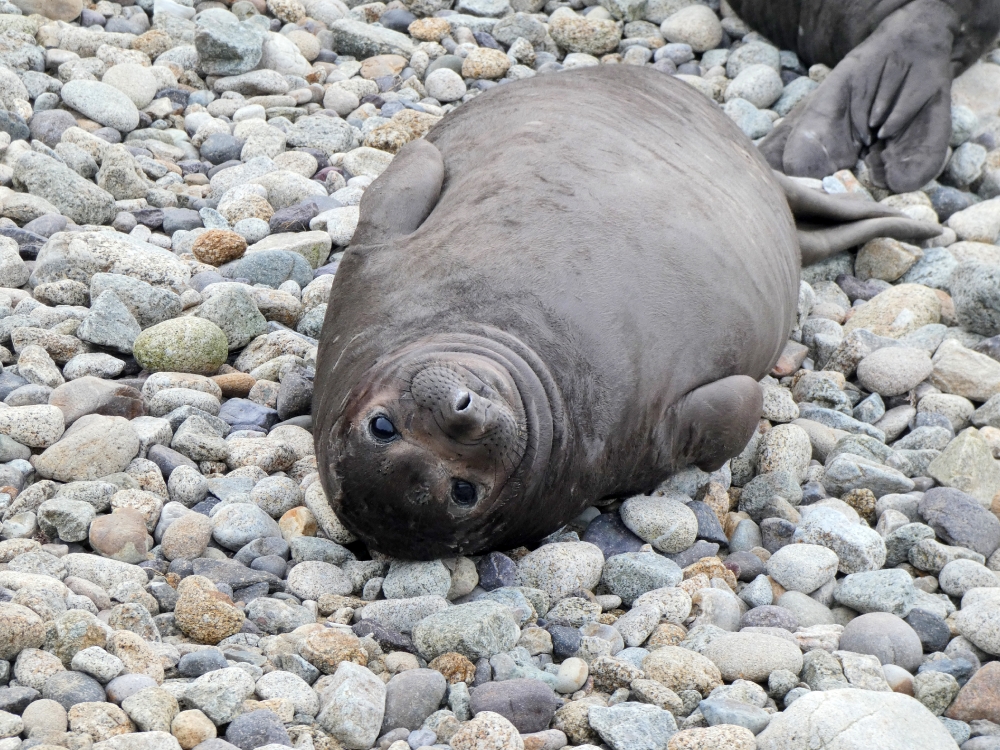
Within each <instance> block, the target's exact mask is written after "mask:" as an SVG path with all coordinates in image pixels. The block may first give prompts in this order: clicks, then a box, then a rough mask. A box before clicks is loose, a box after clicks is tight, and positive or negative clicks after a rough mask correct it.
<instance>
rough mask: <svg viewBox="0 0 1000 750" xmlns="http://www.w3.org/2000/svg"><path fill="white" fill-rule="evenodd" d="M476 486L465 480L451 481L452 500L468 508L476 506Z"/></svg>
mask: <svg viewBox="0 0 1000 750" xmlns="http://www.w3.org/2000/svg"><path fill="white" fill-rule="evenodd" d="M476 495H477V493H476V485H474V484H472V483H471V482H466V481H465V480H464V479H452V480H451V498H452V500H454V501H455V502H456V503H457V504H458V505H464V506H466V507H468V506H470V505H475V504H476Z"/></svg>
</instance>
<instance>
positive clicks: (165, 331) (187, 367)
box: [132, 317, 229, 375]
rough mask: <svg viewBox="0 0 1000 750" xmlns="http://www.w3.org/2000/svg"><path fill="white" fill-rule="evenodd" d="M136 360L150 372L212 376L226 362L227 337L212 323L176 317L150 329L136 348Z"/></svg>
mask: <svg viewBox="0 0 1000 750" xmlns="http://www.w3.org/2000/svg"><path fill="white" fill-rule="evenodd" d="M132 354H133V355H134V356H135V358H136V361H137V362H138V363H139V364H140V365H142V366H143V367H145V368H146V369H147V370H149V371H150V372H193V373H198V374H200V375H212V374H214V373H215V372H216V371H217V370H218V369H219V367H220V366H221V365H222V364H223V363H224V362H225V361H226V357H227V356H228V355H229V347H228V345H227V343H226V334H225V333H224V332H223V330H222V329H221V328H219V326H217V325H215V323H212V322H211V321H208V320H203V319H202V318H194V317H184V318H174V319H173V320H166V321H164V322H163V323H158V324H157V325H155V326H152V327H150V328H147V329H146V330H145V331H143V332H142V333H141V334H139V337H138V338H136V340H135V344H134V345H133V348H132Z"/></svg>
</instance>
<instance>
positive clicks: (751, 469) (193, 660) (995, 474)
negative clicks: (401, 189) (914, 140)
mask: <svg viewBox="0 0 1000 750" xmlns="http://www.w3.org/2000/svg"><path fill="white" fill-rule="evenodd" d="M593 65H638V66H650V67H652V68H654V69H656V70H657V71H659V72H661V73H662V74H663V75H670V76H676V77H677V78H678V79H679V80H681V81H683V82H684V83H686V84H688V85H690V86H692V87H694V88H695V89H696V90H698V91H699V92H701V93H702V94H703V95H704V96H705V97H707V98H708V99H710V100H712V101H714V102H715V103H716V104H717V105H718V108H719V110H720V112H721V113H723V114H724V115H725V116H728V117H729V118H730V119H731V120H733V122H735V123H736V125H737V126H738V127H739V128H740V129H741V130H742V131H743V132H744V133H745V134H746V135H747V136H748V137H749V138H750V139H751V140H754V141H759V139H762V138H763V137H765V136H766V135H767V134H768V133H769V132H771V130H772V129H773V128H774V127H775V123H777V122H780V120H781V118H783V117H785V116H786V115H788V113H789V112H790V111H791V110H792V109H793V108H794V107H795V105H796V104H797V103H799V102H800V101H801V100H802V99H803V98H804V97H806V96H808V95H809V94H811V93H812V92H813V91H814V90H815V89H816V88H817V87H818V86H819V85H820V83H821V82H822V81H823V80H824V78H825V77H826V76H827V74H829V72H830V69H829V68H827V67H826V66H824V65H813V66H811V67H806V66H804V65H803V64H802V63H801V62H800V61H799V59H798V57H797V56H796V54H795V53H794V52H791V51H788V50H779V49H778V48H777V47H775V46H773V45H772V44H771V43H770V42H769V41H768V40H767V39H765V38H764V37H762V36H761V35H760V34H758V33H756V32H754V31H752V30H751V29H749V28H748V27H747V26H746V24H744V22H743V21H742V20H741V19H740V18H738V17H737V16H736V15H735V14H734V13H733V12H732V10H731V9H730V8H729V7H728V5H727V4H726V3H725V2H724V0H723V1H722V2H721V4H720V2H719V0H709V2H707V3H703V2H697V1H696V0H568V1H566V0H547V1H546V0H392V1H391V2H388V3H385V2H371V3H359V2H357V1H356V0H351V1H349V2H347V3H346V4H345V2H342V0H236V1H235V2H229V0H225V1H220V0H203V1H201V2H198V1H197V0H123V1H122V2H110V1H109V0H99V2H90V0H86V1H85V0H0V401H2V404H0V524H2V525H0V750H28V749H29V748H36V749H37V750H60V749H63V750H281V749H282V748H296V749H297V750H372V749H375V748H377V749H378V750H432V749H433V750H560V749H561V748H579V749H580V750H817V748H823V749H824V750H868V749H869V748H879V749H880V750H959V748H960V750H1000V462H998V457H1000V244H998V240H1000V49H996V48H994V49H992V50H990V51H989V52H988V53H987V54H986V55H985V56H984V57H983V59H982V60H981V61H980V62H978V63H977V64H976V65H975V66H973V67H972V68H971V69H970V70H968V71H967V72H966V73H964V74H963V76H962V77H960V78H959V79H957V80H956V82H955V84H954V86H953V91H952V101H953V106H952V138H951V143H950V150H949V154H948V159H947V162H946V164H945V166H944V167H943V168H942V171H941V173H940V175H939V176H938V178H937V179H936V180H934V181H932V182H931V183H929V184H928V185H926V186H924V187H923V188H922V189H920V190H918V191H915V192H911V193H905V194H891V193H890V192H889V191H887V190H886V189H884V188H880V187H878V186H876V185H875V184H874V183H873V181H872V177H871V174H870V172H869V170H868V168H867V167H866V166H865V165H864V163H863V162H859V163H858V165H857V167H855V168H854V169H853V170H843V171H841V172H837V173H836V174H833V175H829V176H827V177H825V178H824V179H822V180H813V179H804V180H802V182H803V183H804V184H806V185H808V186H810V187H813V188H815V189H817V190H822V191H825V192H826V193H830V194H853V195H854V196H857V197H858V198H860V199H862V200H868V201H878V202H881V203H883V204H885V205H888V206H891V207H894V208H897V209H899V210H900V211H902V213H904V214H905V215H906V216H908V217H910V218H914V219H919V220H922V221H927V222H932V223H934V224H939V225H941V228H942V232H941V234H940V236H938V237H936V238H934V239H932V240H928V241H925V242H923V243H922V244H921V245H920V246H917V245H912V244H908V243H905V242H900V241H897V240H894V239H888V238H880V239H875V240H872V241H870V242H868V243H867V244H865V245H863V246H861V247H858V248H855V249H853V250H852V251H850V252H844V253H841V254H839V255H836V256H834V257H832V258H830V259H828V260H826V261H824V262H822V263H820V264H817V265H814V266H811V267H808V268H805V269H803V272H802V282H801V289H800V294H799V302H798V311H797V318H796V322H795V325H794V329H793V332H792V336H791V338H790V340H789V341H788V343H787V346H786V347H785V350H784V353H783V355H782V356H781V359H780V360H779V362H778V363H777V365H776V367H775V368H774V370H773V371H772V372H771V374H770V375H769V376H767V377H765V378H764V380H762V381H761V386H762V388H763V392H764V409H763V414H762V415H761V421H760V424H759V427H758V429H757V431H756V433H755V434H754V436H753V438H752V439H751V441H750V443H749V444H748V445H747V446H746V448H745V449H744V450H743V452H742V453H741V454H740V455H739V456H738V457H736V458H733V459H732V460H731V461H729V462H727V463H726V465H725V466H723V468H722V469H720V470H719V471H717V472H714V473H711V474H709V473H705V472H702V471H700V470H698V469H696V468H689V469H686V470H684V471H682V472H680V473H678V474H676V475H675V476H673V477H671V478H670V479H668V480H667V481H666V482H664V483H663V484H662V485H661V486H660V487H659V488H658V489H657V490H656V491H655V492H654V493H653V494H652V495H648V496H645V495H643V496H636V497H631V498H622V499H617V500H615V501H613V502H610V503H607V502H606V503H604V504H603V505H601V506H600V507H592V508H589V509H588V510H587V511H585V512H584V513H582V514H581V515H580V516H579V517H578V518H576V519H574V520H573V521H572V522H571V523H569V524H568V525H567V526H565V527H563V528H562V529H559V530H557V531H556V532H555V533H553V534H552V535H551V536H549V537H547V538H546V539H545V540H543V542H542V543H540V544H539V545H537V546H536V547H535V548H533V549H528V548H525V547H521V548H518V549H513V550H495V551H491V552H489V553H487V554H483V555H476V556H470V557H458V558H449V559H442V560H432V561H421V562H413V561H406V560H397V559H392V558H390V557H388V556H386V555H384V554H380V553H378V552H375V551H371V550H368V549H367V548H366V547H365V545H364V544H363V543H361V542H359V541H357V540H356V539H355V538H354V537H353V536H352V534H351V533H350V532H349V531H348V530H347V529H346V528H345V527H344V526H343V525H342V524H341V523H340V522H339V520H338V519H337V517H336V516H335V515H334V514H333V512H332V511H331V509H330V506H329V504H328V503H327V501H326V498H325V496H324V493H323V489H322V487H321V485H320V482H319V481H318V474H317V467H316V458H315V448H314V444H313V435H312V418H311V416H310V409H311V406H312V398H313V380H314V376H315V364H316V353H317V344H318V338H319V336H320V332H321V329H322V324H323V320H324V315H325V313H326V308H327V302H328V300H329V297H330V290H331V285H332V282H333V280H334V277H335V275H336V273H337V268H338V265H339V262H340V259H341V257H342V254H343V252H344V251H345V250H346V249H347V246H348V245H349V244H350V241H351V237H352V235H353V234H354V231H355V228H356V227H357V224H358V204H359V201H360V200H361V197H362V195H363V194H364V192H365V190H366V188H367V187H368V186H369V185H370V184H371V183H372V181H373V180H374V179H375V178H376V177H378V175H379V174H381V172H382V171H383V170H385V169H386V167H387V166H388V165H389V164H390V163H391V161H392V159H393V157H394V155H395V154H396V153H397V152H398V151H399V150H400V149H401V148H402V147H403V146H404V145H405V144H406V143H408V142H410V141H412V140H414V139H417V138H420V137H422V136H424V135H425V134H426V133H427V132H428V131H429V130H430V129H431V128H433V127H434V125H435V124H436V123H437V122H438V121H440V120H441V118H442V117H444V116H445V115H447V114H448V113H449V112H451V111H452V110H454V109H456V108H457V107H461V106H462V104H463V103H464V102H467V101H470V100H471V99H473V98H475V97H476V96H478V95H480V94H482V93H483V92H485V91H487V90H489V89H490V88H492V87H495V86H500V85H510V84H512V83H514V82H516V81H518V80H520V79H525V78H530V77H532V76H536V75H554V76H558V75H560V71H562V70H567V69H572V68H577V67H585V66H593ZM820 93H822V92H820ZM580 116H581V117H585V116H586V113H581V114H580ZM622 116H623V117H626V116H628V115H627V113H622ZM627 166H628V165H622V167H623V168H627ZM720 294H725V289H722V290H720Z"/></svg>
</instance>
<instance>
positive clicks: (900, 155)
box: [762, 0, 959, 193]
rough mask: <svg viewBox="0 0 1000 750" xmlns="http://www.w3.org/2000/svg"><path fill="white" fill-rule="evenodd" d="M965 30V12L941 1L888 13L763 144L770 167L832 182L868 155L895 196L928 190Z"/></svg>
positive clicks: (943, 144) (922, 0) (938, 162)
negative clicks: (957, 45) (962, 15)
mask: <svg viewBox="0 0 1000 750" xmlns="http://www.w3.org/2000/svg"><path fill="white" fill-rule="evenodd" d="M958 30H959V18H958V14H957V13H956V12H955V11H954V9H952V8H951V7H950V6H949V5H948V4H947V3H945V2H942V1H941V0H913V1H912V2H909V3H907V4H906V5H904V6H903V7H901V8H900V9H899V10H897V11H895V12H893V13H891V14H890V15H889V16H887V17H886V19H885V20H884V21H882V23H881V24H879V26H878V28H876V29H875V31H874V32H873V33H872V34H871V35H870V36H869V37H868V38H867V39H866V40H865V41H864V42H863V43H862V44H860V45H858V46H857V47H856V48H855V49H854V50H852V51H851V53H850V54H849V55H848V56H847V57H845V58H844V59H843V60H841V62H840V63H839V64H838V65H837V66H836V67H835V68H834V69H833V71H832V72H831V73H830V74H829V75H828V76H827V78H826V80H824V81H823V83H822V84H821V85H820V87H819V88H818V89H817V90H816V91H815V92H814V93H813V94H812V96H810V97H809V98H808V99H807V100H806V101H804V102H802V103H801V104H799V106H798V107H797V108H796V111H794V112H793V113H792V114H791V115H789V117H790V118H792V122H790V123H789V124H787V125H786V124H785V123H784V122H783V123H782V124H781V126H779V127H778V128H776V130H775V132H774V133H772V135H769V136H768V138H767V139H765V141H764V143H763V144H762V150H763V151H764V152H765V153H767V154H768V156H769V159H768V160H769V162H770V163H771V164H772V166H776V167H778V166H780V168H781V169H782V171H784V172H785V174H789V175H797V176H801V177H825V176H826V175H828V174H832V173H833V172H835V171H837V170H838V169H846V168H850V167H853V166H854V164H855V162H856V160H857V159H858V157H859V156H860V155H861V154H862V152H864V151H866V150H868V149H871V151H870V154H871V159H870V163H871V166H872V168H873V172H874V173H875V175H876V176H877V177H880V178H882V179H884V181H885V184H887V185H888V186H889V187H891V188H892V189H893V191H895V192H898V193H902V192H909V191H911V190H916V189H917V188H919V187H920V186H921V185H924V184H926V183H927V182H928V181H930V180H931V179H933V178H934V176H935V175H936V174H937V173H938V171H939V170H940V168H941V166H942V164H943V163H944V157H945V153H946V151H947V148H948V139H949V137H950V132H951V129H950V123H951V114H950V112H951V109H950V91H951V77H952V48H953V46H954V42H955V35H956V34H957V33H958ZM779 151H780V165H779V163H778V161H779V160H778V158H777V156H778V152H779Z"/></svg>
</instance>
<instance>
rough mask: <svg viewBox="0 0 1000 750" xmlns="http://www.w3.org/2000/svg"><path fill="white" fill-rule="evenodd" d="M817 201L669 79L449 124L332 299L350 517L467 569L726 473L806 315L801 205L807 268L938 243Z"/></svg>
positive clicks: (371, 205) (334, 442)
mask: <svg viewBox="0 0 1000 750" xmlns="http://www.w3.org/2000/svg"><path fill="white" fill-rule="evenodd" d="M567 76H568V77H569V78H567ZM493 131H499V133H498V132H493ZM500 133H502V136H501V135H500ZM783 181H784V182H783ZM803 190H804V189H802V188H800V187H796V185H795V184H794V183H793V181H791V180H788V179H787V178H776V177H775V176H774V174H773V173H772V172H771V170H770V168H769V167H768V166H767V164H766V162H765V161H764V160H763V159H762V158H761V156H760V154H759V153H758V152H757V150H756V149H755V148H754V147H753V144H751V143H750V141H749V140H747V139H746V137H745V136H744V135H743V134H742V133H741V132H740V131H739V130H738V129H737V128H736V126H735V125H734V124H733V123H732V122H730V120H729V119H728V118H727V117H725V116H724V115H723V114H721V112H720V111H719V110H718V108H717V107H715V106H714V105H713V104H711V103H710V102H708V101H707V100H706V99H705V98H704V97H703V96H702V95H701V94H700V93H698V92H696V91H694V90H693V89H690V88H689V87H687V86H686V85H684V84H682V83H680V82H678V81H676V80H674V79H673V78H672V77H670V76H665V75H663V74H661V73H659V72H657V71H653V70H648V69H641V68H632V67H629V66H601V67H599V68H591V69H586V70H576V71H571V72H567V73H561V74H559V76H558V77H552V76H538V77H536V78H532V79H529V80H526V81H521V82H518V83H514V84H508V85H504V86H498V87H496V88H495V89H492V90H491V91H489V92H487V93H485V94H482V95H480V96H479V97H477V98H476V99H475V100H473V101H471V102H469V103H467V104H464V105H463V106H462V107H460V108H459V109H457V110H456V111H455V112H453V113H451V114H449V115H448V116H447V117H445V118H444V120H443V121H442V122H441V123H440V124H439V125H438V126H437V127H436V128H435V129H434V130H432V131H431V132H430V133H429V134H428V136H427V138H426V139H424V140H419V141H414V142H412V143H410V144H407V146H406V147H404V148H403V149H402V150H401V151H400V153H399V154H398V155H397V156H396V157H395V159H394V160H393V162H392V164H391V165H390V166H389V168H388V169H387V170H386V172H385V173H383V174H382V175H381V176H380V177H379V178H378V179H377V180H376V181H375V182H374V183H372V185H371V186H370V187H369V188H368V190H367V191H366V192H365V194H364V197H363V198H362V201H361V219H360V223H359V226H358V230H357V232H356V233H355V235H354V238H353V243H352V245H351V247H350V248H349V250H348V252H347V253H346V254H345V255H344V258H343V260H342V262H341V265H340V267H339V270H338V272H337V277H336V280H335V281H334V284H333V288H332V290H331V294H330V302H329V307H328V308H327V317H326V321H325V323H324V327H323V332H322V335H321V337H320V344H319V355H318V361H317V367H316V389H315V399H314V407H313V417H314V436H315V440H316V447H317V461H318V467H319V472H320V478H321V481H322V483H323V487H324V489H325V491H326V494H327V497H328V499H329V502H330V504H331V506H332V508H333V509H334V511H335V512H336V513H337V515H338V516H339V518H340V519H341V520H342V521H343V523H344V524H345V525H346V526H347V527H348V528H349V529H350V530H351V531H352V532H354V533H355V534H357V535H358V536H359V537H360V538H361V539H362V540H364V541H365V542H366V543H367V544H368V545H369V546H370V547H372V548H374V549H377V550H380V551H382V552H385V553H387V554H390V555H392V556H394V557H408V558H435V557H444V556H449V555H455V554H471V553H475V552H478V551H482V550H484V549H509V548H511V547H514V546H517V545H519V544H525V543H530V542H533V541H536V540H538V539H540V538H542V537H544V536H545V535H547V534H549V533H551V532H552V531H554V530H556V529H557V528H558V527H559V526H561V525H562V524H564V523H566V522H567V521H568V520H570V519H572V518H573V517H575V516H576V515H577V514H579V513H580V511H582V510H583V509H584V508H586V507H587V506H588V505H591V504H593V503H595V502H597V501H599V500H601V499H604V498H611V497H620V496H626V495H630V494H635V493H639V492H648V491H650V490H652V489H654V488H655V487H656V486H657V485H658V484H659V483H660V482H661V481H663V479H665V478H666V477H667V476H669V475H670V474H671V473H672V472H674V471H676V470H677V469H678V468H680V467H682V466H685V465H688V464H692V463H693V464H696V465H698V466H700V467H702V468H705V469H716V468H718V467H719V466H721V465H722V464H723V463H724V462H725V461H726V460H727V459H728V458H730V457H732V456H734V455H736V454H738V453H739V451H740V450H741V449H742V448H743V446H744V445H745V444H746V442H747V441H748V440H749V438H750V436H751V434H752V433H753V430H754V429H755V427H756V425H757V423H758V420H759V417H760V411H761V403H762V402H761V393H760V388H759V386H758V385H757V382H756V381H757V380H759V379H760V378H761V377H763V375H765V374H766V373H767V372H768V371H769V370H770V369H771V367H772V366H773V364H774V362H775V361H776V360H777V358H778V356H779V355H780V353H781V351H782V349H783V347H784V345H785V342H786V341H787V338H788V334H789V331H790V329H791V325H792V322H793V317H794V315H795V310H796V307H797V301H798V293H799V266H800V254H799V252H800V251H799V237H798V235H797V234H796V227H795V223H794V221H793V218H792V213H791V212H790V211H789V201H790V202H791V204H792V205H793V206H794V207H796V209H797V210H799V211H800V212H802V213H803V214H804V215H808V216H809V217H810V220H811V221H812V222H813V223H814V228H815V229H816V231H813V232H810V233H809V234H808V238H809V239H808V240H805V239H803V248H808V249H809V259H810V260H818V259H820V258H822V257H825V256H826V255H827V254H829V253H830V252H835V251H838V250H840V249H843V248H844V247H847V246H849V245H850V244H856V243H857V242H859V241H864V240H865V239H868V238H870V237H872V236H884V235H885V234H886V233H887V231H886V227H887V226H888V225H885V224H883V223H881V222H895V223H894V224H892V225H891V227H890V229H891V230H892V231H899V232H902V234H901V235H900V236H906V237H917V236H921V237H927V236H931V235H933V234H936V233H937V231H938V230H931V231H930V232H929V233H928V231H927V229H926V227H924V226H920V225H917V223H915V222H912V221H909V220H905V219H900V218H898V213H896V212H893V211H891V210H887V209H885V208H884V207H882V206H878V205H877V204H872V203H867V204H865V203H861V202H859V201H851V200H849V199H848V200H846V201H845V200H834V199H831V198H829V197H827V196H823V195H822V194H819V193H813V194H810V193H809V192H803ZM786 192H787V193H788V197H787V198H786ZM831 206H832V207H833V208H834V209H835V210H833V211H831V210H830V209H831ZM877 217H892V218H877ZM824 221H826V222H829V221H835V222H838V223H842V222H844V221H848V222H852V223H849V224H847V225H846V226H831V227H828V228H824V224H823V222H824ZM914 227H916V232H915V233H913V230H914ZM907 232H911V233H910V234H907ZM888 233H892V232H888ZM805 236H806V235H803V237H805ZM845 242H846V243H849V244H845ZM721 285H725V289H726V293H725V294H720V293H719V289H720V288H721Z"/></svg>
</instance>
